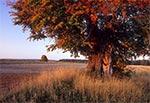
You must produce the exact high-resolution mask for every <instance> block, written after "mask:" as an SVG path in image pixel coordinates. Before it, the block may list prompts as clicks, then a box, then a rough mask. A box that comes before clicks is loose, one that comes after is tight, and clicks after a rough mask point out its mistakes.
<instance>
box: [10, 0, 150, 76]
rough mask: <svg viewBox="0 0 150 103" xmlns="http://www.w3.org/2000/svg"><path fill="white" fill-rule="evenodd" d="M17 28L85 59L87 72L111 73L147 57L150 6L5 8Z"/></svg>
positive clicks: (27, 0) (82, 3) (104, 0)
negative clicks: (136, 58)
mask: <svg viewBox="0 0 150 103" xmlns="http://www.w3.org/2000/svg"><path fill="white" fill-rule="evenodd" d="M8 5H9V6H10V7H11V8H12V11H11V12H10V14H11V15H12V16H13V17H14V18H13V22H14V24H15V25H20V26H22V28H23V30H30V32H31V34H30V37H29V38H30V39H43V38H53V39H55V43H54V44H51V45H49V46H47V48H48V50H55V49H57V48H62V49H63V50H64V51H70V52H71V54H72V55H74V56H78V53H81V54H82V55H85V56H87V57H88V66H87V70H88V71H91V72H98V73H100V74H101V75H107V76H111V74H112V69H114V71H115V68H116V67H119V66H123V64H124V63H125V62H126V61H127V60H129V59H131V58H133V57H137V56H140V55H149V54H150V0H16V1H15V2H14V1H13V2H8Z"/></svg>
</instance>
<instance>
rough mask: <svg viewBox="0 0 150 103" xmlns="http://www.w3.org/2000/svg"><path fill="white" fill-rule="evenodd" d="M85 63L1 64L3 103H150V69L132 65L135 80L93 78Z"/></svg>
mask: <svg viewBox="0 0 150 103" xmlns="http://www.w3.org/2000/svg"><path fill="white" fill-rule="evenodd" d="M85 67H86V64H85V63H62V62H48V63H44V62H43V63H41V62H38V63H37V62H32V63H28V62H27V61H26V62H23V61H22V62H18V63H17V61H15V62H13V63H11V62H10V61H9V62H6V61H5V62H4V61H3V62H1V63H0V102H6V103H10V102H15V103H16V102H30V103H35V102H37V103H39V102H44V103H45V102H48V103H49V102H57V103H58V102H75V103H76V102H100V103H103V102H112V103H117V102H119V103H120V102H121V103H126V102H144V103H145V102H150V79H149V78H150V66H134V65H129V66H128V67H127V68H129V69H130V70H132V71H135V74H134V75H133V77H132V78H131V79H116V78H112V79H108V80H102V79H100V78H93V77H91V76H89V75H87V74H85V73H84V71H83V68H85Z"/></svg>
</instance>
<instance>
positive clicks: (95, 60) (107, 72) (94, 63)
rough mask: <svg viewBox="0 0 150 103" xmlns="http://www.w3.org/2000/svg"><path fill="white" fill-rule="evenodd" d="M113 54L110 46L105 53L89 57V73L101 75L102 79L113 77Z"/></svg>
mask: <svg viewBox="0 0 150 103" xmlns="http://www.w3.org/2000/svg"><path fill="white" fill-rule="evenodd" d="M111 52H112V49H110V47H109V46H108V48H107V50H106V51H105V52H104V53H98V54H91V55H89V57H88V65H87V71H88V72H90V73H96V74H99V75H101V76H102V77H111V76H112V73H113V71H112V65H111V62H112V60H111Z"/></svg>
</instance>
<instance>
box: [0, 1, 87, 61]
mask: <svg viewBox="0 0 150 103" xmlns="http://www.w3.org/2000/svg"><path fill="white" fill-rule="evenodd" d="M6 1H7V0H0V59H40V58H41V56H42V55H46V56H47V57H48V59H50V60H59V59H73V58H74V57H70V53H69V52H67V53H62V50H56V51H54V52H47V50H46V45H49V44H50V43H52V41H53V40H52V39H46V40H41V41H29V40H27V38H28V36H29V35H30V32H28V31H26V32H23V31H22V28H21V26H16V25H13V22H12V17H11V16H10V15H9V11H11V9H10V8H9V7H8V6H7V5H6ZM77 59H84V57H83V56H80V58H77Z"/></svg>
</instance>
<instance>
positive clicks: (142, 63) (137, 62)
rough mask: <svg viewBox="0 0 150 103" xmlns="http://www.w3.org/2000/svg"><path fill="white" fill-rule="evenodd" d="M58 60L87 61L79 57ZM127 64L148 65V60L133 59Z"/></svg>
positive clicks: (149, 62) (149, 63) (149, 61)
mask: <svg viewBox="0 0 150 103" xmlns="http://www.w3.org/2000/svg"><path fill="white" fill-rule="evenodd" d="M59 61H60V62H71V63H87V60H81V59H60V60H59ZM128 64H129V65H150V60H133V61H128Z"/></svg>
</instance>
